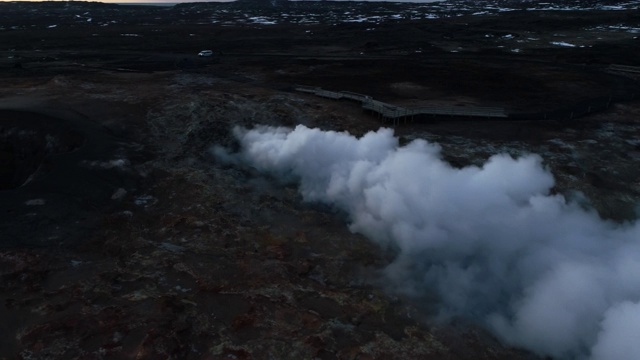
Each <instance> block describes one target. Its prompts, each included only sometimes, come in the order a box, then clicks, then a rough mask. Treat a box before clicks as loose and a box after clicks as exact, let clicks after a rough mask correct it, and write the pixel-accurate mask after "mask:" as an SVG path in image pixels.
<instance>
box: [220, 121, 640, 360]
mask: <svg viewBox="0 0 640 360" xmlns="http://www.w3.org/2000/svg"><path fill="white" fill-rule="evenodd" d="M234 132H235V136H236V137H237V139H238V140H239V142H240V145H241V149H240V152H239V153H238V154H229V153H227V152H226V150H224V149H221V148H218V149H216V150H215V152H216V153H217V155H218V156H219V157H220V158H225V159H227V160H234V161H242V162H246V163H247V164H250V165H251V166H253V167H255V168H257V169H258V170H260V171H265V172H270V173H273V174H276V175H278V176H282V177H288V178H293V179H296V180H297V181H299V183H300V192H301V193H302V195H303V197H304V199H305V200H308V201H317V202H323V203H328V204H332V205H334V206H336V207H338V208H340V209H342V210H344V211H346V212H347V213H348V214H349V217H350V219H349V223H350V225H349V226H350V229H351V230H352V231H354V232H358V233H362V234H364V235H365V236H367V237H368V238H370V239H371V240H374V241H376V242H378V243H380V244H383V245H388V246H392V247H394V248H396V249H397V250H398V253H399V255H398V257H397V258H396V259H395V261H394V262H393V263H392V264H391V265H390V266H389V267H388V268H387V269H386V270H385V273H386V277H388V279H389V280H391V281H390V282H391V283H392V284H393V286H394V287H395V290H396V291H399V292H403V293H405V294H408V295H411V296H414V297H416V298H417V299H421V298H425V299H426V298H427V297H433V296H434V295H435V296H436V297H437V298H438V299H439V303H440V306H439V309H440V310H439V312H440V314H441V315H444V316H448V315H461V316H466V317H470V318H473V319H474V320H476V321H479V322H481V323H482V324H484V325H485V326H486V327H488V328H489V329H491V330H492V331H493V332H494V333H495V334H496V335H497V336H499V337H500V338H502V339H503V340H504V341H505V342H507V343H509V344H512V345H516V346H523V347H526V348H528V349H531V350H533V351H535V352H537V353H539V354H543V355H551V356H554V357H558V358H578V359H593V360H609V359H617V360H621V359H634V360H635V359H640V342H639V341H638V340H637V336H638V334H640V225H639V223H638V222H637V221H636V222H635V223H633V224H627V225H619V224H614V223H612V222H609V221H605V220H602V219H601V218H600V217H599V216H598V214H597V213H595V212H593V211H589V210H585V209H584V208H582V207H580V206H579V205H578V204H575V203H571V202H568V201H567V200H566V199H565V198H564V197H563V196H561V195H552V194H550V188H551V187H552V186H553V185H554V179H553V176H552V175H551V174H550V172H549V171H548V170H546V169H545V168H544V167H543V166H542V165H541V158H540V157H539V156H537V155H528V156H523V157H520V158H518V159H513V158H511V157H510V156H508V155H495V156H493V157H491V158H490V159H489V160H488V161H487V162H486V163H485V164H484V165H483V166H482V167H476V166H469V167H465V168H461V169H458V168H453V167H451V166H450V165H449V164H448V163H446V162H445V161H443V160H442V159H441V157H440V147H439V146H438V145H434V144H430V143H427V142H426V141H422V140H416V141H413V142H411V143H410V144H408V145H406V146H399V143H398V139H397V138H395V137H394V136H393V132H392V130H389V129H380V130H378V131H377V132H370V133H368V134H366V135H364V136H363V137H361V138H359V139H358V138H355V137H353V136H351V135H349V134H348V133H338V132H332V131H321V130H317V129H309V128H307V127H304V126H298V127H296V128H295V129H293V130H292V129H287V128H272V127H259V128H255V129H253V130H245V129H236V130H235V131H234Z"/></svg>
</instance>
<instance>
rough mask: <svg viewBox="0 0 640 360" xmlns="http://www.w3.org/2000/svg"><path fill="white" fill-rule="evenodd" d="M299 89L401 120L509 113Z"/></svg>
mask: <svg viewBox="0 0 640 360" xmlns="http://www.w3.org/2000/svg"><path fill="white" fill-rule="evenodd" d="M296 90H297V91H300V92H305V93H309V94H315V95H317V96H321V97H324V98H328V99H334V100H340V99H347V100H352V101H357V102H360V103H361V104H362V108H363V109H364V110H368V111H372V112H375V113H377V114H378V115H379V116H380V117H382V118H383V119H388V120H393V121H394V122H395V121H396V120H399V119H401V118H405V119H406V118H411V117H414V116H420V115H432V116H435V115H448V116H474V117H488V118H506V117H508V116H509V115H508V114H507V112H506V111H505V109H503V108H498V107H467V106H420V107H413V108H406V107H402V106H396V105H392V104H387V103H384V102H382V101H378V100H374V99H372V98H371V97H370V96H367V95H362V94H358V93H354V92H350V91H329V90H324V89H322V88H319V87H311V86H297V87H296Z"/></svg>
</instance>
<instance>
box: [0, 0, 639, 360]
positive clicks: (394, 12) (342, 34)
mask: <svg viewBox="0 0 640 360" xmlns="http://www.w3.org/2000/svg"><path fill="white" fill-rule="evenodd" d="M578 5H579V6H578ZM637 5H638V3H637V2H629V3H626V4H620V3H619V2H602V1H600V2H597V1H594V2H591V3H589V4H585V2H582V1H575V2H571V1H567V2H562V3H560V2H553V3H549V4H546V5H545V4H542V3H530V2H520V1H512V2H508V1H506V2H505V1H494V2H482V3H480V2H477V3H476V2H468V1H465V2H441V3H428V4H419V3H415V4H412V3H406V4H402V3H358V2H344V3H342V2H285V3H274V4H271V3H260V2H249V1H239V2H234V3H202V4H180V5H176V6H173V7H154V6H123V5H109V4H101V3H84V2H65V3H58V2H45V3H24V2H15V3H0V43H2V44H3V47H2V49H0V109H2V110H0V162H1V163H2V167H1V168H0V214H2V216H1V217H0V277H1V280H0V319H3V321H1V322H0V333H2V334H6V335H5V336H3V337H1V338H0V359H16V358H18V359H54V358H55V359H62V358H64V359H108V358H112V359H120V358H137V359H143V358H145V359H146V358H149V359H186V358H188V359H535V358H538V357H537V356H536V355H534V354H532V353H529V352H527V351H525V350H522V349H516V348H512V347H509V346H507V345H505V344H502V343H500V342H499V341H498V340H496V339H495V338H494V337H493V336H492V335H491V334H490V333H489V332H487V331H486V330H484V329H483V328H481V327H479V326H477V325H476V324H474V323H473V321H470V320H469V319H464V318H461V319H450V320H449V321H447V322H445V323H442V322H436V321H434V319H433V318H432V317H431V316H430V315H432V314H430V313H429V312H428V311H425V309H424V308H425V307H424V306H423V305H424V304H420V303H416V302H415V300H414V299H408V298H404V297H402V296H400V295H398V294H396V293H394V292H392V291H388V289H387V288H386V287H385V286H384V284H381V282H380V280H379V276H378V275H379V272H380V270H381V269H383V268H384V267H385V266H386V265H387V264H389V263H390V262H391V261H392V260H393V258H394V256H395V254H394V251H393V249H386V248H380V247H378V246H376V245H375V244H374V243H372V242H370V241H369V240H367V239H366V238H364V237H363V236H361V235H358V234H354V233H351V232H350V231H349V230H348V228H347V226H346V221H347V220H346V219H345V217H344V214H342V213H340V212H339V211H336V210H335V209H333V208H331V207H329V206H326V205H322V204H316V203H309V202H304V201H302V198H301V196H300V194H299V193H298V190H297V188H296V187H295V186H293V185H290V184H282V183H280V182H278V181H277V180H276V179H273V178H272V177H270V176H268V175H264V174H260V173H257V172H256V171H253V170H251V169H250V168H246V167H238V166H232V165H229V164H224V163H221V162H220V161H217V160H216V159H215V158H214V157H213V155H212V154H211V152H210V149H211V147H212V146H213V145H222V146H226V147H230V148H233V147H236V146H237V143H236V141H235V139H234V138H233V136H232V135H231V133H230V130H231V129H232V128H233V127H234V126H246V127H251V126H254V125H256V124H263V125H274V126H289V127H292V126H295V125H297V124H303V125H306V126H308V127H317V128H321V129H324V130H338V131H348V132H349V133H351V134H354V135H357V136H360V135H363V134H365V133H366V132H368V131H371V130H377V129H378V128H379V127H382V126H393V124H390V123H389V122H385V121H383V120H382V119H379V118H378V117H376V116H375V115H372V114H369V113H365V112H363V111H362V110H361V108H360V107H359V106H358V104H356V103H351V102H348V101H333V100H330V99H325V98H321V97H316V96H313V95H309V94H304V93H300V92H297V91H295V87H296V86H297V85H308V86H318V87H322V88H324V89H328V90H336V91H337V90H345V91H352V92H357V93H361V94H366V95H369V96H372V97H374V98H376V99H379V100H381V101H385V102H387V103H391V104H396V105H405V106H421V105H446V106H462V107H465V106H497V107H502V108H504V109H506V110H507V112H508V113H509V118H507V119H502V120H489V119H482V118H464V117H442V116H439V117H428V118H417V119H413V121H409V119H404V120H403V121H401V122H400V124H395V127H394V130H395V134H396V135H397V136H399V137H400V140H401V142H405V143H406V142H408V141H410V140H412V139H416V138H422V139H426V140H428V141H432V142H437V143H439V144H440V145H441V146H442V148H443V157H444V158H445V159H446V160H447V161H448V162H449V163H451V164H452V165H454V166H456V167H463V166H466V165H470V164H482V163H483V162H484V161H485V160H486V159H487V158H489V157H490V156H491V155H494V154H497V153H508V154H511V155H514V156H518V155H522V154H528V153H536V154H539V155H540V156H541V157H542V158H543V161H544V164H545V165H546V166H547V167H548V168H549V169H551V171H552V172H553V174H554V176H555V178H556V185H555V187H554V189H553V191H554V192H556V193H559V194H565V195H566V196H568V197H571V196H574V195H572V194H576V191H579V192H581V193H583V194H584V195H585V196H586V197H587V198H588V199H590V206H592V207H593V208H594V209H595V210H597V211H598V212H599V214H600V215H601V216H602V217H604V218H606V219H611V220H612V221H615V222H618V223H623V222H625V221H630V220H633V219H635V218H636V217H637V204H638V197H639V196H640V181H639V179H640V170H638V166H637V163H638V160H640V142H639V141H638V138H639V136H640V128H639V121H640V102H639V100H638V98H639V97H640V85H639V84H638V75H637V74H635V73H633V72H624V71H618V70H616V68H615V67H614V68H612V67H610V65H612V64H618V65H627V66H639V65H640V64H638V60H637V59H640V46H638V45H639V44H640V40H638V34H639V33H640V14H638V12H637V10H635V8H636V7H637ZM203 49H212V50H213V51H214V53H215V55H214V56H213V57H210V58H199V57H197V56H196V54H197V53H198V51H200V50H203Z"/></svg>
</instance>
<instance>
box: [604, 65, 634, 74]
mask: <svg viewBox="0 0 640 360" xmlns="http://www.w3.org/2000/svg"><path fill="white" fill-rule="evenodd" d="M608 69H609V70H613V71H622V72H629V73H635V74H640V67H638V66H628V65H616V64H611V65H609V68H608Z"/></svg>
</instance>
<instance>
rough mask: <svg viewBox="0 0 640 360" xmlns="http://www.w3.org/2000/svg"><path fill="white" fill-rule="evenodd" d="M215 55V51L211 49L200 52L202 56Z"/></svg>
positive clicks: (199, 54)
mask: <svg viewBox="0 0 640 360" xmlns="http://www.w3.org/2000/svg"><path fill="white" fill-rule="evenodd" d="M212 55H213V51H211V50H202V51H200V52H199V53H198V56H200V57H209V56H212Z"/></svg>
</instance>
